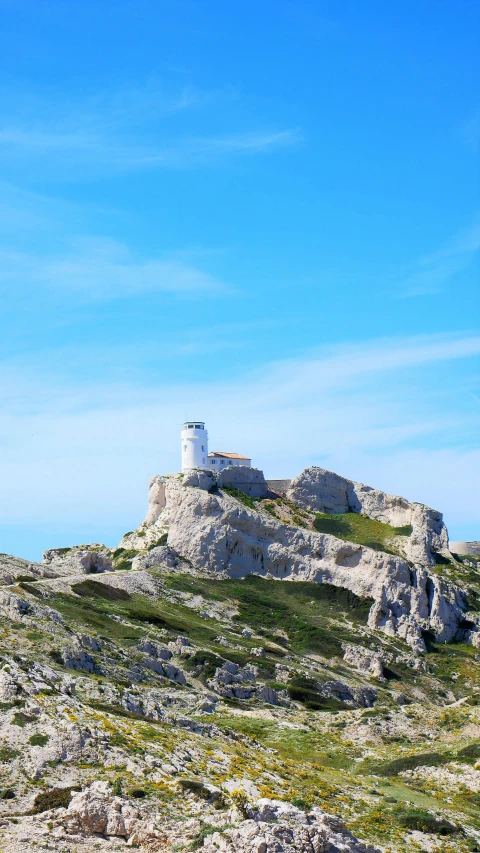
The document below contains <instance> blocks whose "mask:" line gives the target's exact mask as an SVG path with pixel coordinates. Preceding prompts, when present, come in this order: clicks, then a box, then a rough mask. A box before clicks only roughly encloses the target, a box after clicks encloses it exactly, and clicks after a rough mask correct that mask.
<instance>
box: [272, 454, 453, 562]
mask: <svg viewBox="0 0 480 853" xmlns="http://www.w3.org/2000/svg"><path fill="white" fill-rule="evenodd" d="M287 497H288V498H289V499H290V500H291V501H293V502H294V503H296V504H298V506H301V507H306V508H308V509H311V510H314V511H316V512H326V513H330V514H333V513H346V512H356V513H359V514H360V515H366V516H368V518H373V519H375V520H376V521H382V522H384V523H386V524H390V525H392V527H408V526H410V527H411V528H412V532H411V533H410V534H409V535H408V536H405V538H404V540H403V546H404V552H405V556H406V557H407V559H409V560H411V562H413V563H415V564H418V565H422V566H428V565H430V564H431V563H434V562H435V554H436V553H440V552H442V551H447V550H448V532H447V528H446V527H445V524H444V523H443V517H442V513H441V512H438V511H437V510H435V509H431V508H430V507H428V506H425V505H424V504H421V503H409V502H408V501H407V500H406V499H405V498H402V497H398V496H397V495H389V494H387V493H386V492H382V491H380V489H373V488H372V487H371V486H365V485H364V484H363V483H356V482H355V481H354V480H347V479H346V478H345V477H340V475H339V474H335V473H334V472H333V471H327V470H325V468H317V467H315V466H312V467H311V468H306V469H305V470H304V471H302V473H301V474H300V475H299V476H298V477H296V478H295V479H294V480H292V482H291V484H290V488H289V489H288V491H287Z"/></svg>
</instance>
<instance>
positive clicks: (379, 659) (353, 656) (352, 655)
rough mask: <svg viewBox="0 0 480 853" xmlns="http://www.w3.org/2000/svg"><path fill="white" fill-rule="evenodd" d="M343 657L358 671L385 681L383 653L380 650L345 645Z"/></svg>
mask: <svg viewBox="0 0 480 853" xmlns="http://www.w3.org/2000/svg"><path fill="white" fill-rule="evenodd" d="M343 659H344V661H345V662H346V663H349V664H350V665H351V666H353V667H355V669H358V671H359V672H362V673H364V674H365V675H369V676H370V677H372V678H378V679H380V680H381V681H386V679H385V677H384V674H383V655H382V654H381V653H380V652H373V651H372V650H371V649H365V648H363V647H362V646H352V645H346V646H345V653H344V655H343Z"/></svg>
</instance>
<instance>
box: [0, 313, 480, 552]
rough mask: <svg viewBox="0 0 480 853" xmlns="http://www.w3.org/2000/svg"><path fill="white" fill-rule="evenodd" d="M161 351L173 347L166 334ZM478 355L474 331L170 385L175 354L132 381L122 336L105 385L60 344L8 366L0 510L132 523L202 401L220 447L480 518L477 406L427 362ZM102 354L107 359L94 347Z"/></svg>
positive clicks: (15, 516) (280, 468)
mask: <svg viewBox="0 0 480 853" xmlns="http://www.w3.org/2000/svg"><path fill="white" fill-rule="evenodd" d="M213 334H214V330H212V335H213ZM157 347H158V349H159V351H160V349H161V350H162V353H165V352H167V353H168V342H165V341H164V340H162V341H161V342H157ZM105 352H106V354H107V356H108V354H109V348H106V350H105ZM478 352H480V337H474V336H471V337H469V338H467V339H464V338H463V337H461V336H460V335H458V336H452V335H448V336H440V335H435V336H431V337H424V338H418V337H412V338H398V339H395V338H394V339H385V340H379V341H370V342H366V343H363V344H358V345H355V346H352V345H345V346H343V347H342V346H338V347H335V348H334V349H331V348H328V349H322V350H318V351H317V352H316V353H305V354H304V355H303V356H302V357H299V358H297V359H292V360H283V361H281V362H276V363H273V364H270V365H266V366H265V367H264V368H263V369H260V370H257V371H255V372H250V373H246V374H244V375H243V376H240V377H238V378H234V377H230V378H229V379H228V380H224V381H222V382H218V381H217V382H214V381H210V380H209V379H208V378H206V379H204V380H201V381H196V382H173V381H168V379H167V377H168V376H169V368H168V363H167V365H166V367H165V369H164V370H163V372H162V374H161V376H160V378H159V374H158V372H157V374H156V375H155V376H152V375H150V374H149V369H148V367H145V370H144V371H143V373H142V370H141V367H140V366H139V365H138V364H137V365H136V366H137V371H136V375H135V377H134V379H135V381H134V383H132V384H130V383H129V382H128V381H126V379H125V374H124V370H123V369H124V366H125V363H126V362H128V360H129V359H130V357H131V349H129V348H128V347H126V348H125V350H124V351H123V352H122V348H121V347H120V346H119V347H117V348H116V349H115V353H114V356H115V357H114V358H111V364H109V365H105V369H102V381H101V382H99V381H98V380H92V381H90V382H89V381H87V380H86V379H85V377H82V378H77V379H76V378H75V376H74V374H73V373H72V372H67V374H64V373H63V372H62V370H61V367H62V366H63V362H64V361H65V360H66V358H67V359H68V353H67V354H66V356H65V351H59V352H58V353H57V355H55V352H53V353H52V359H51V364H50V366H49V365H48V364H47V363H45V361H43V362H40V363H38V364H37V367H36V368H33V367H32V362H30V364H29V365H27V364H19V363H17V364H13V363H10V364H4V365H3V368H4V370H3V376H4V378H3V385H2V400H3V416H2V419H1V421H0V465H1V468H2V484H3V489H2V493H1V494H0V516H1V517H2V518H3V519H4V520H9V521H10V522H12V523H20V522H23V520H24V519H25V517H28V518H29V519H30V520H31V522H32V523H33V522H35V521H41V520H42V519H44V520H45V521H47V520H48V519H49V518H55V519H56V520H57V521H59V522H60V521H61V522H62V523H65V524H68V525H69V527H70V529H72V526H74V525H75V524H76V525H82V524H83V525H90V527H92V525H94V524H95V525H96V526H97V527H96V529H98V536H100V537H101V536H102V525H105V527H108V526H111V525H112V524H113V523H118V524H124V525H125V526H126V527H127V528H128V529H130V528H131V526H132V524H135V523H137V522H138V521H140V520H141V517H142V514H143V513H144V504H145V494H146V484H147V482H148V478H149V476H151V475H152V474H154V473H162V472H166V471H172V470H176V469H177V467H178V431H179V424H180V423H181V422H182V420H183V419H184V417H185V416H186V414H187V413H188V412H192V411H195V412H201V414H202V416H203V417H204V418H205V419H206V420H207V422H208V426H209V430H210V436H211V441H212V447H213V446H215V445H216V446H221V447H225V448H227V449H231V450H238V451H240V452H242V451H246V452H248V453H250V454H252V457H253V459H254V463H255V464H256V465H257V466H258V467H261V468H264V469H265V471H266V473H267V474H268V475H270V476H282V475H283V476H292V475H294V474H296V473H298V472H299V471H300V470H301V468H302V467H304V466H305V465H308V464H319V465H323V466H325V467H327V468H333V469H334V470H335V469H336V470H338V471H339V472H340V473H342V474H345V475H347V476H353V477H355V478H357V479H360V480H362V481H363V482H369V483H371V484H372V485H378V486H380V487H383V488H387V489H389V490H390V491H392V492H394V493H395V492H396V493H404V494H406V496H407V497H409V498H411V499H417V500H426V501H429V502H430V503H431V504H433V505H437V506H439V508H440V509H443V510H445V511H446V513H447V521H448V520H449V517H448V516H449V513H451V514H452V516H453V517H455V519H459V518H460V517H461V515H462V512H463V513H464V517H465V518H466V519H468V523H469V524H470V526H471V528H472V527H473V525H474V524H475V521H477V522H478V523H479V524H480V518H479V517H478V515H476V514H475V512H472V506H473V505H474V503H475V502H474V501H473V498H472V494H471V493H469V492H468V489H466V488H465V483H466V482H467V481H466V480H465V475H466V472H468V475H469V477H470V481H469V482H473V480H474V478H475V476H476V472H477V471H478V465H479V463H480V454H479V452H478V451H475V450H472V444H471V442H470V440H469V439H470V437H471V436H473V435H474V431H475V429H476V428H478V407H477V405H476V403H475V401H474V400H473V399H472V400H471V405H470V406H469V405H468V397H466V395H464V394H463V391H461V392H459V393H461V395H462V400H463V397H464V396H465V398H466V400H467V402H466V403H465V404H463V405H462V406H459V405H458V401H457V397H456V395H457V386H456V384H455V382H453V381H452V384H451V387H450V386H449V387H445V382H444V378H443V373H442V371H441V370H440V369H435V370H432V368H439V367H440V365H442V364H445V365H446V364H449V375H452V374H451V371H452V370H453V368H454V365H455V363H456V362H458V361H459V360H460V359H467V358H470V357H472V356H473V355H475V354H477V353H478ZM95 355H96V356H97V357H98V358H99V359H102V352H101V347H100V346H99V347H98V348H97V350H96V353H95ZM148 355H149V358H150V356H151V352H150V353H149V354H148ZM186 355H187V357H188V353H187V354H186ZM110 356H111V353H110ZM79 357H80V358H81V354H80V356H79ZM178 357H179V353H178V351H177V350H174V351H173V352H172V353H171V358H172V359H173V360H176V359H178ZM70 360H71V356H70ZM57 363H59V364H60V367H58V368H57V367H56V366H55V365H56V364H57ZM423 369H425V370H427V371H428V372H427V373H426V374H422V370H423ZM162 376H163V379H162V378H161V377H162ZM426 376H428V381H426V379H425V377H426ZM295 377H297V379H298V382H295ZM465 437H467V438H468V440H465ZM453 440H454V441H455V444H456V449H455V450H454V451H453V450H451V444H452V441H453ZM456 464H457V465H458V470H456V468H455V465H456ZM459 472H460V473H459ZM479 474H480V472H479ZM462 478H463V479H462ZM92 482H95V490H94V493H93V494H92V487H91V484H92ZM26 484H27V485H28V487H27V486H26ZM477 503H478V502H477ZM475 506H476V509H477V510H478V506H477V504H475ZM462 535H463V534H462ZM471 535H473V534H471ZM52 544H61V542H60V543H52ZM112 544H113V543H112Z"/></svg>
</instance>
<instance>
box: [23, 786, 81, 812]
mask: <svg viewBox="0 0 480 853" xmlns="http://www.w3.org/2000/svg"><path fill="white" fill-rule="evenodd" d="M79 790H80V789H79V788H78V787H72V788H50V790H49V791H41V792H40V793H39V794H37V796H36V797H35V800H34V802H33V809H32V814H41V812H47V811H49V810H50V809H61V808H67V807H68V805H69V804H70V800H71V799H72V793H73V792H74V791H79Z"/></svg>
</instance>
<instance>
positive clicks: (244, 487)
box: [217, 465, 269, 498]
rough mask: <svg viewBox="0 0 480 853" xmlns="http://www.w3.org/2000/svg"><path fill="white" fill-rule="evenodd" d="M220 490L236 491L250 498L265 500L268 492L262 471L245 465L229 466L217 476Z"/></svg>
mask: <svg viewBox="0 0 480 853" xmlns="http://www.w3.org/2000/svg"><path fill="white" fill-rule="evenodd" d="M217 485H218V487H219V488H220V489H238V491H239V492H244V494H246V495H249V497H251V498H266V497H267V495H268V492H269V489H268V485H267V483H266V480H265V477H264V476H263V471H260V470H259V469H258V468H248V467H247V466H246V465H231V466H229V467H227V468H224V470H223V471H220V473H219V474H218V476H217Z"/></svg>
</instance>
